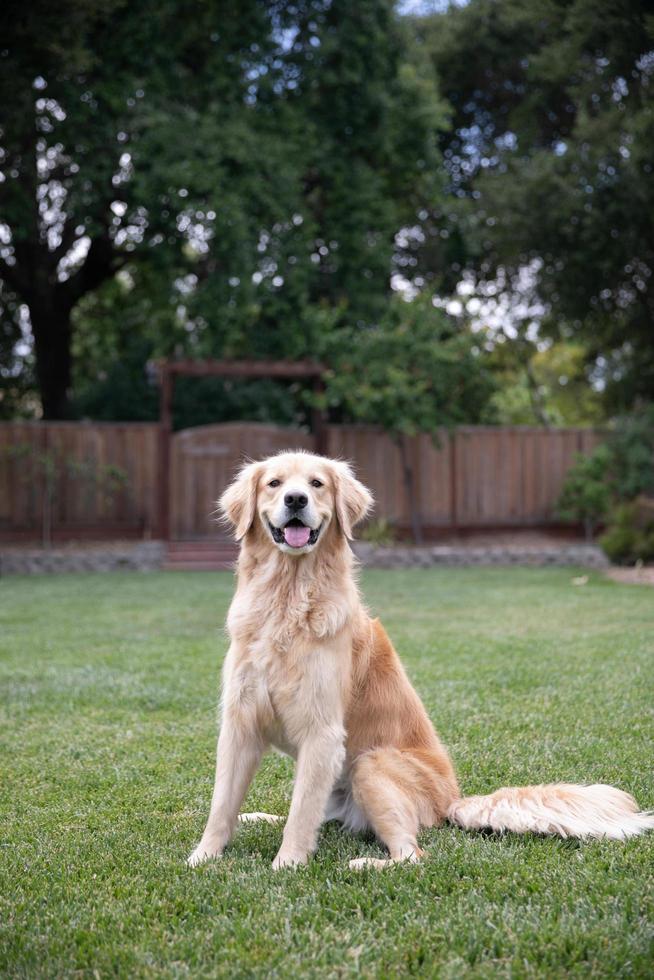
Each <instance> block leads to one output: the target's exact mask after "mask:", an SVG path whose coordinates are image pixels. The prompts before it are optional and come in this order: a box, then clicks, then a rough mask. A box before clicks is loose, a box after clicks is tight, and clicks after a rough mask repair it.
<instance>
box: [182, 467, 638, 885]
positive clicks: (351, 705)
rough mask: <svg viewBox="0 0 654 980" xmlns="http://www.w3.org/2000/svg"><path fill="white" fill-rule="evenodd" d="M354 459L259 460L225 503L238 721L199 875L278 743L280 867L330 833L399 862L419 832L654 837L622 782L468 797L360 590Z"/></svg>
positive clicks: (226, 677)
mask: <svg viewBox="0 0 654 980" xmlns="http://www.w3.org/2000/svg"><path fill="white" fill-rule="evenodd" d="M372 502H373V501H372V496H371V494H370V492H369V491H368V490H367V489H366V487H365V486H363V484H362V483H360V482H359V481H358V480H357V479H356V478H355V476H354V474H353V472H352V469H351V468H350V466H349V465H348V464H347V463H345V462H342V461H339V460H332V459H327V458H325V457H322V456H317V455H312V454H310V453H305V452H284V453H281V454H279V455H277V456H272V457H271V458H269V459H266V460H263V461H261V462H253V463H249V464H248V465H246V466H245V467H244V468H243V469H242V470H241V472H240V473H239V474H238V476H237V478H236V479H235V481H234V482H233V483H232V484H231V486H229V487H228V488H227V490H226V491H225V493H224V494H223V496H222V497H221V499H220V501H219V506H220V509H221V511H222V513H223V515H224V518H225V519H226V521H228V522H229V523H230V524H231V525H232V526H233V528H234V530H235V534H236V538H237V539H238V540H239V541H240V542H241V549H240V556H239V559H238V566H237V588H236V593H235V596H234V599H233V602H232V604H231V607H230V610H229V614H228V618H227V627H228V631H229V635H230V638H231V645H230V648H229V652H228V653H227V657H226V659H225V662H224V668H223V683H222V722H221V727H220V734H219V738H218V750H217V762H216V775H215V785H214V790H213V798H212V801H211V808H210V812H209V818H208V820H207V825H206V828H205V831H204V833H203V835H202V839H201V840H200V843H199V844H198V846H197V847H196V848H195V850H194V851H193V853H192V854H191V856H190V857H189V859H188V863H189V864H190V865H191V866H194V865H197V864H199V863H200V862H202V861H204V860H206V859H209V858H219V857H220V856H221V855H222V853H223V851H224V849H225V847H226V846H227V844H228V843H229V840H230V838H231V836H232V834H233V832H234V829H235V826H236V824H237V821H238V820H239V819H240V820H243V821H250V820H267V821H269V822H271V823H272V822H276V821H279V820H281V819H282V818H281V817H277V816H274V815H272V814H265V813H254V814H241V815H240V817H239V815H238V814H239V808H240V805H241V803H242V801H243V798H244V797H245V794H246V792H247V789H248V786H249V785H250V782H251V780H252V778H253V776H254V773H255V771H256V769H257V766H258V764H259V761H260V759H261V757H262V755H263V753H264V752H265V751H266V750H267V749H268V748H269V747H270V746H274V747H275V748H277V749H279V750H281V751H282V752H284V753H287V754H288V755H290V756H291V757H292V758H294V759H295V760H296V775H295V783H294V787H293V795H292V800H291V806H290V811H289V814H288V818H287V820H286V823H285V826H284V831H283V837H282V843H281V847H280V848H279V852H278V853H277V856H276V857H275V859H274V861H273V868H285V867H290V866H297V865H303V864H306V862H307V861H308V860H309V858H310V856H311V855H312V854H313V852H314V851H315V849H316V843H317V838H318V832H319V829H320V826H321V824H322V823H323V822H324V821H327V820H338V821H340V822H341V823H342V824H343V825H344V826H345V827H346V828H347V829H349V830H351V831H354V832H357V831H363V830H372V831H373V832H374V833H375V834H376V836H377V838H378V839H379V841H381V843H382V844H383V845H385V847H386V848H387V849H388V853H389V856H388V858H387V859H383V860H382V859H376V858H368V857H367V858H358V859H355V860H353V861H351V862H350V866H351V867H352V868H356V869H360V868H364V867H366V866H368V865H370V866H373V867H376V868H384V867H387V866H389V865H392V864H394V863H396V862H398V861H418V860H419V859H420V858H421V857H422V855H423V852H422V851H421V849H420V848H419V846H418V839H417V838H418V832H419V830H420V829H421V828H424V827H434V826H438V825H440V824H442V823H444V822H445V821H446V820H447V821H450V822H451V823H453V824H456V825H457V826H459V827H462V828H466V829H473V828H474V829H483V828H489V829H490V830H493V831H499V832H501V831H507V830H508V831H514V832H519V833H522V832H528V831H531V832H535V833H540V834H559V835H561V836H562V837H581V838H584V837H609V838H616V839H621V838H625V837H629V836H631V835H635V834H640V833H642V832H644V831H645V830H648V829H651V828H654V813H645V812H639V811H638V807H637V805H636V803H635V801H634V800H633V798H632V797H631V796H629V795H628V794H627V793H624V792H622V791H621V790H619V789H615V788H613V787H611V786H604V785H595V786H577V785H571V784H565V783H560V784H556V785H545V786H527V787H523V788H503V789H499V790H497V792H495V793H492V794H491V795H489V796H471V797H462V796H461V793H460V791H459V786H458V783H457V777H456V775H455V772H454V768H453V766H452V763H451V761H450V758H449V756H448V753H447V751H446V749H445V747H444V746H443V744H442V742H441V741H440V738H439V737H438V735H437V733H436V731H435V729H434V727H433V725H432V723H431V721H430V720H429V718H428V716H427V713H426V711H425V709H424V707H423V705H422V702H421V701H420V698H419V697H418V695H417V694H416V692H415V691H414V689H413V687H412V686H411V683H410V682H409V679H408V677H407V675H406V673H405V671H404V668H403V666H402V664H401V662H400V659H399V657H398V655H397V653H396V652H395V650H394V648H393V645H392V643H391V641H390V639H389V638H388V636H387V635H386V633H385V631H384V628H383V627H382V625H381V623H380V622H379V620H378V619H371V618H370V616H369V615H368V613H367V611H366V609H365V607H364V606H363V603H362V601H361V597H360V594H359V590H358V588H357V581H356V575H355V566H356V561H355V558H354V556H353V554H352V551H351V548H350V545H349V540H351V538H352V533H353V528H354V527H355V525H356V524H357V523H359V521H361V520H363V519H364V518H365V517H366V515H367V514H368V513H369V511H370V509H371V507H372Z"/></svg>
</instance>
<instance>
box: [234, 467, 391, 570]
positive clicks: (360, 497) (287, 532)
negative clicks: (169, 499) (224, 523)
mask: <svg viewBox="0 0 654 980" xmlns="http://www.w3.org/2000/svg"><path fill="white" fill-rule="evenodd" d="M219 506H220V509H221V511H222V512H223V514H224V515H225V518H226V519H227V520H228V521H229V522H230V523H231V524H233V526H234V529H235V533H236V537H237V538H238V539H239V540H240V539H241V538H243V537H245V535H246V534H248V532H251V531H259V532H261V531H262V532H263V534H264V536H265V537H266V538H267V539H268V540H269V541H271V542H272V543H273V544H274V545H275V546H276V547H277V548H279V550H280V551H283V552H285V553H286V554H290V555H305V554H308V553H309V552H310V551H313V550H314V548H316V547H317V546H318V545H319V543H320V542H321V541H322V540H323V538H324V537H325V535H326V532H327V530H328V528H330V527H331V528H333V529H334V528H335V529H336V531H337V532H340V533H341V534H343V535H345V537H347V538H351V537H352V529H353V527H354V526H355V524H357V523H358V522H359V521H361V520H362V519H363V518H364V517H365V516H366V514H367V513H368V511H369V510H370V508H371V507H372V496H371V494H370V493H369V491H368V490H367V489H366V488H365V487H364V485H363V484H362V483H360V482H359V481H358V480H357V479H356V478H355V477H354V474H353V473H352V470H351V469H350V467H349V466H348V464H347V463H343V462H341V461H340V460H334V459H326V458H325V457H323V456H314V455H312V454H311V453H280V454H279V455H278V456H271V457H270V459H265V460H262V461H261V462H259V463H249V464H248V465H247V466H245V467H244V468H243V469H242V470H241V472H240V473H239V474H238V476H237V477H236V479H235V480H234V482H233V483H232V484H231V485H230V486H229V487H228V488H227V490H226V491H225V493H224V494H223V495H222V497H221V498H220V501H219Z"/></svg>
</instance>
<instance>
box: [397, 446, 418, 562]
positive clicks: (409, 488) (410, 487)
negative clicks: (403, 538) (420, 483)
mask: <svg viewBox="0 0 654 980" xmlns="http://www.w3.org/2000/svg"><path fill="white" fill-rule="evenodd" d="M395 441H396V444H397V447H398V449H399V450H400V458H401V460H402V475H403V477H404V487H405V489H406V496H407V501H408V503H409V513H410V514H411V533H412V534H413V540H414V541H415V543H416V544H423V542H424V538H423V534H422V524H421V521H420V514H419V513H418V507H417V501H416V490H415V480H414V479H413V469H412V467H411V463H410V462H409V454H408V452H407V445H406V436H403V435H400V436H398V438H397V439H396V440H395Z"/></svg>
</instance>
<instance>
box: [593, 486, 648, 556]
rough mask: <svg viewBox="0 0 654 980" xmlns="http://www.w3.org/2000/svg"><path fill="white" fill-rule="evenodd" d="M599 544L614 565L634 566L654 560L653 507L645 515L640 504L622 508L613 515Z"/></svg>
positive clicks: (619, 507)
mask: <svg viewBox="0 0 654 980" xmlns="http://www.w3.org/2000/svg"><path fill="white" fill-rule="evenodd" d="M599 543H600V545H601V547H602V548H603V550H604V551H605V553H606V555H607V556H608V558H610V560H611V561H612V562H615V563H616V564H620V565H633V564H635V563H636V562H639V561H640V562H647V561H652V560H654V503H653V502H652V501H650V502H649V508H648V509H647V510H646V511H644V506H643V504H642V503H641V502H639V501H637V500H635V501H632V503H630V504H620V505H619V506H618V507H616V508H615V509H614V511H613V512H612V513H611V516H610V520H609V521H608V527H607V530H606V531H605V533H604V534H602V535H601V537H600V539H599Z"/></svg>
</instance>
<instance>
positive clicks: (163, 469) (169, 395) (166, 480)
mask: <svg viewBox="0 0 654 980" xmlns="http://www.w3.org/2000/svg"><path fill="white" fill-rule="evenodd" d="M160 371H161V373H160V378H159V383H160V391H159V507H158V511H159V514H158V518H159V519H158V522H157V523H158V527H159V537H160V538H161V539H162V540H164V541H168V540H169V539H170V438H171V435H172V431H173V411H172V408H173V385H174V379H173V373H172V371H171V370H170V365H169V363H168V362H167V361H163V362H162V363H161V368H160Z"/></svg>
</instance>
